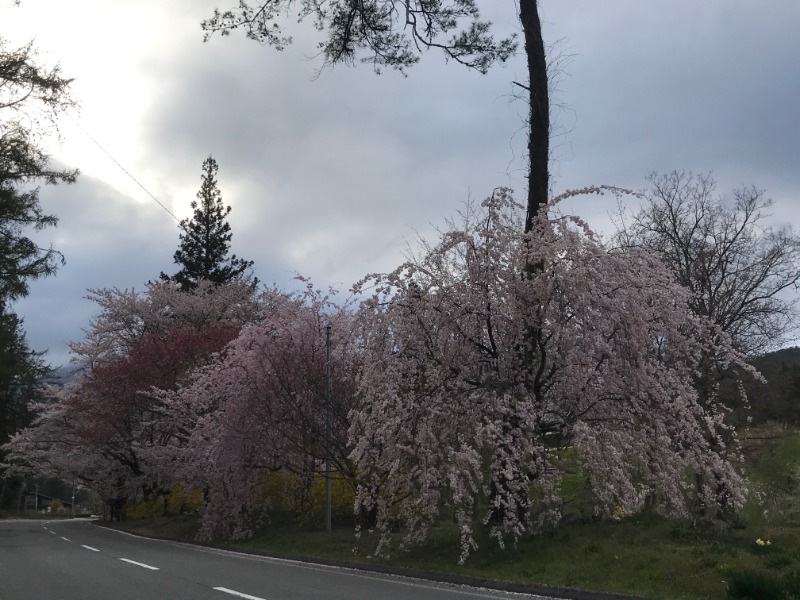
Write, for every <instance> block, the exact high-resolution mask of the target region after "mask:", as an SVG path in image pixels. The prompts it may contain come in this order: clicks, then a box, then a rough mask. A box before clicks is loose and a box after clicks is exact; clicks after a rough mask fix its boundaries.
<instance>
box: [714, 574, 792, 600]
mask: <svg viewBox="0 0 800 600" xmlns="http://www.w3.org/2000/svg"><path fill="white" fill-rule="evenodd" d="M728 598H731V599H733V600H783V599H784V598H786V595H785V593H784V584H783V582H782V581H781V580H780V579H778V578H777V577H774V576H771V575H765V574H764V573H759V572H757V571H737V572H736V573H733V574H732V575H731V576H730V577H729V578H728Z"/></svg>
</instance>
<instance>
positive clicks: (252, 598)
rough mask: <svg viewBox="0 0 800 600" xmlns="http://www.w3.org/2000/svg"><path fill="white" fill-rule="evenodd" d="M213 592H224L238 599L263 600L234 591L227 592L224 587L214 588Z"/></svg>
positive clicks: (262, 599)
mask: <svg viewBox="0 0 800 600" xmlns="http://www.w3.org/2000/svg"><path fill="white" fill-rule="evenodd" d="M214 589H215V590H217V591H218V592H225V593H226V594H231V595H232V596H239V598H246V599H247V600H265V599H264V598H260V597H259V596H251V595H250V594H243V593H242V592H237V591H236V590H229V589H228V588H224V587H215V588H214Z"/></svg>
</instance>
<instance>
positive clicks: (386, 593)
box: [0, 520, 548, 600]
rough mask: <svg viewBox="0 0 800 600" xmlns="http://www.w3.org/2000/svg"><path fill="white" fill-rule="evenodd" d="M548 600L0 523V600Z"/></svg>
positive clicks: (98, 531)
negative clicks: (479, 599) (487, 599)
mask: <svg viewBox="0 0 800 600" xmlns="http://www.w3.org/2000/svg"><path fill="white" fill-rule="evenodd" d="M242 598H244V599H246V600H247V599H249V600H311V599H322V598H324V599H330V600H411V599H420V600H475V599H477V598H494V599H508V600H510V599H512V598H513V599H517V600H523V599H524V600H548V599H547V598H546V597H545V596H536V595H528V594H517V593H507V592H498V591H492V590H485V589H481V588H474V587H467V586H459V585H452V584H446V583H436V582H430V581H425V580H422V579H413V578H409V577H399V576H394V575H383V574H378V573H370V572H365V571H357V570H354V569H347V568H341V567H332V566H323V565H315V564H308V563H301V562H295V561H288V560H282V559H275V558H267V557H260V556H252V555H247V554H240V553H234V552H228V551H224V550H216V549H211V548H204V547H199V546H192V545H190V544H180V543H176V542H165V541H159V540H151V539H147V538H140V537H136V536H132V535H129V534H126V533H122V532H119V531H114V530H109V529H105V528H102V527H96V526H94V525H92V524H91V523H89V522H87V521H79V520H75V521H50V522H43V521H0V600H92V599H97V600H112V599H113V600H157V599H163V600H183V599H187V600H188V599H191V600H195V599H196V600H237V599H239V600H240V599H242Z"/></svg>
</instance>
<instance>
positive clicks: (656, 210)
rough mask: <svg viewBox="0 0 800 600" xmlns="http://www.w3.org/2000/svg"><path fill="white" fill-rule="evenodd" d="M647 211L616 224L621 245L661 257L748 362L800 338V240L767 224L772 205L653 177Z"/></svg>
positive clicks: (694, 178)
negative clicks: (799, 304) (797, 293)
mask: <svg viewBox="0 0 800 600" xmlns="http://www.w3.org/2000/svg"><path fill="white" fill-rule="evenodd" d="M647 179H648V182H649V183H650V188H649V189H648V190H646V191H645V192H644V200H645V202H644V205H643V206H642V208H641V209H640V210H639V212H638V213H636V214H635V215H634V216H633V217H631V218H629V219H627V220H626V219H623V220H622V221H621V223H620V224H619V230H618V232H617V241H618V242H619V243H621V244H622V245H623V246H629V247H630V246H642V247H646V248H648V249H651V250H654V251H655V252H657V253H658V254H659V255H660V256H661V257H662V259H663V260H664V262H665V263H666V264H667V266H668V267H669V268H670V269H671V271H672V272H673V273H674V275H675V277H676V279H677V280H678V282H679V283H681V284H682V285H683V286H685V287H687V288H688V289H689V291H690V293H691V298H692V300H691V308H692V310H694V312H695V313H696V314H699V315H704V316H707V317H710V318H711V319H712V320H713V321H714V322H715V323H716V324H717V325H719V326H720V327H721V328H722V329H723V330H724V331H726V332H727V333H728V334H730V335H731V337H732V338H733V339H734V341H735V343H736V345H737V347H738V348H739V349H740V350H741V351H743V352H745V353H747V354H750V355H754V354H759V353H763V352H766V351H769V350H772V349H775V348H778V347H780V346H781V345H783V344H785V343H786V342H787V341H789V340H791V339H792V338H793V336H794V334H795V333H796V327H797V326H796V323H797V313H796V310H795V309H796V298H795V297H793V295H792V294H791V291H792V290H797V288H798V281H800V237H798V236H797V235H795V233H794V232H793V231H792V229H791V228H790V227H782V228H775V227H772V226H770V225H769V223H768V220H769V217H770V214H769V213H767V212H765V210H766V209H768V208H769V207H770V206H771V205H772V201H771V200H770V199H768V198H766V197H765V196H764V192H763V190H759V189H757V188H756V187H754V186H743V187H740V188H738V189H735V190H733V192H732V194H731V196H730V197H728V198H726V197H720V196H718V195H717V194H716V182H715V180H714V179H713V177H712V176H711V175H710V174H700V175H695V174H692V173H686V172H683V171H672V172H671V173H669V174H666V175H662V174H658V173H651V174H650V175H649V176H648V178H647Z"/></svg>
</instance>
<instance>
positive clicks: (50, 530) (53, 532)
mask: <svg viewBox="0 0 800 600" xmlns="http://www.w3.org/2000/svg"><path fill="white" fill-rule="evenodd" d="M47 531H49V532H50V533H52V534H53V535H55V534H56V532H55V531H53V530H52V529H48V530H47Z"/></svg>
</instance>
